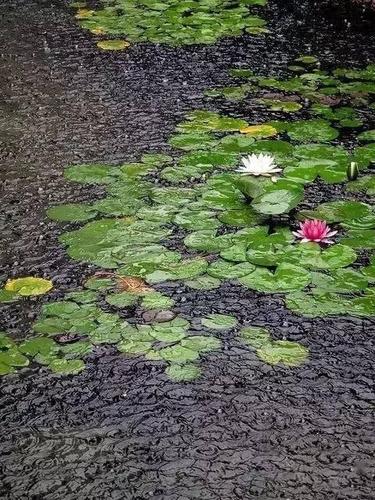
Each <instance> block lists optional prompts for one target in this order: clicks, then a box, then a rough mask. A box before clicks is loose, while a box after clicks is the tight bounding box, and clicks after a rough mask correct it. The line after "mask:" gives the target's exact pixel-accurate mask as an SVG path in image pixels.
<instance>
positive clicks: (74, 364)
mask: <svg viewBox="0 0 375 500" xmlns="http://www.w3.org/2000/svg"><path fill="white" fill-rule="evenodd" d="M48 368H50V370H51V371H52V372H53V373H61V374H62V375H77V374H78V373H80V372H81V371H82V370H84V369H85V363H84V362H83V361H82V360H81V359H55V360H53V361H52V362H51V363H50V364H49V365H48Z"/></svg>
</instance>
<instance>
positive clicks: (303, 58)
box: [295, 56, 318, 64]
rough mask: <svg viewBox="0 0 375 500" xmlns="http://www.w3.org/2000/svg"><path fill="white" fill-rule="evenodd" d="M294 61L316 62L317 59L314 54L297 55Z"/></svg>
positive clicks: (303, 62)
mask: <svg viewBox="0 0 375 500" xmlns="http://www.w3.org/2000/svg"><path fill="white" fill-rule="evenodd" d="M295 62H297V63H302V64H316V63H317V62H318V59H317V58H316V57H315V56H299V57H297V59H295Z"/></svg>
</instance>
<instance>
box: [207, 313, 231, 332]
mask: <svg viewBox="0 0 375 500" xmlns="http://www.w3.org/2000/svg"><path fill="white" fill-rule="evenodd" d="M202 325H203V326H205V327H206V328H210V329H212V330H230V329H231V328H234V327H235V326H236V325H237V319H236V318H234V317H233V316H229V315H227V314H209V315H208V316H207V317H206V318H202Z"/></svg>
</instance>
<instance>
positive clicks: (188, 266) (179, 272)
mask: <svg viewBox="0 0 375 500" xmlns="http://www.w3.org/2000/svg"><path fill="white" fill-rule="evenodd" d="M207 267H208V263H207V261H206V260H205V259H202V258H199V257H197V258H195V259H191V260H183V261H181V262H177V263H170V264H168V265H165V266H159V270H158V271H154V272H152V273H151V274H148V275H147V276H146V281H147V282H148V283H151V284H155V283H162V282H163V281H170V280H171V281H175V280H184V279H189V278H195V277H196V276H199V275H201V274H203V273H204V272H205V271H206V269H207Z"/></svg>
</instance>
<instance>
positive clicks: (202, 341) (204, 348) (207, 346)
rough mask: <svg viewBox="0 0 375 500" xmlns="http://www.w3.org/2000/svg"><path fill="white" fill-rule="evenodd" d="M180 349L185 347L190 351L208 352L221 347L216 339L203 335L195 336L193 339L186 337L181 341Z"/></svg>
mask: <svg viewBox="0 0 375 500" xmlns="http://www.w3.org/2000/svg"><path fill="white" fill-rule="evenodd" d="M181 345H182V347H187V348H188V349H191V350H192V351H197V352H199V353H201V352H209V351H213V350H214V349H218V348H219V347H220V346H221V342H220V340H219V339H217V338H216V337H207V336H204V335H195V336H193V337H186V338H185V339H183V340H181Z"/></svg>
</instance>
